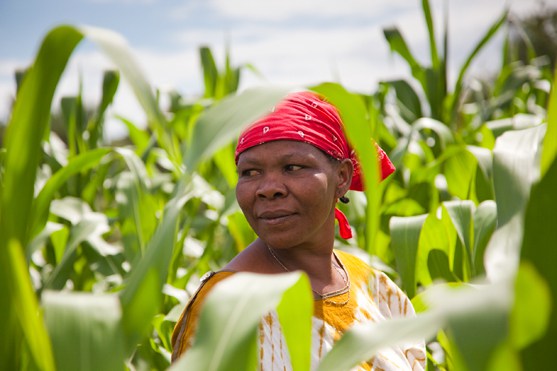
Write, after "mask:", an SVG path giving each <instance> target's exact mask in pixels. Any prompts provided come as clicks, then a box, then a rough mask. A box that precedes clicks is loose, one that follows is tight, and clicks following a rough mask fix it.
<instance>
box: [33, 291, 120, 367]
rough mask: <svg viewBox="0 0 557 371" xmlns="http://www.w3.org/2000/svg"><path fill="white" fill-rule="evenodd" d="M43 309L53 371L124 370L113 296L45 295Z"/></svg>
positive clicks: (118, 304)
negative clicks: (52, 353)
mask: <svg viewBox="0 0 557 371" xmlns="http://www.w3.org/2000/svg"><path fill="white" fill-rule="evenodd" d="M43 307H44V311H45V322H46V325H47V327H48V332H49V334H50V337H51V339H52V345H53V349H54V356H55V359H56V369H57V370H84V371H85V370H91V371H93V370H124V368H125V367H124V362H123V360H124V352H123V350H124V338H123V333H122V328H121V322H120V321H121V316H122V312H121V309H120V303H119V301H118V297H117V296H116V295H93V294H85V293H67V292H54V291H46V292H45V293H44V294H43Z"/></svg>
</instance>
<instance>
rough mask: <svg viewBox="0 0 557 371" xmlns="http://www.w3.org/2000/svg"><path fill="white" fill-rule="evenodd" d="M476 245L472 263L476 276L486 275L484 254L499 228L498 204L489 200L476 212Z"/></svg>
mask: <svg viewBox="0 0 557 371" xmlns="http://www.w3.org/2000/svg"><path fill="white" fill-rule="evenodd" d="M473 219H474V244H473V247H472V252H473V256H472V262H473V264H474V266H473V268H474V272H475V274H483V273H485V269H484V263H483V260H484V252H485V249H486V247H487V244H488V242H489V239H490V238H491V236H492V234H493V232H494V231H495V228H496V226H497V204H496V203H495V202H494V201H491V200H488V201H484V202H482V203H481V204H480V205H479V206H478V207H477V208H476V211H475V212H474V217H473Z"/></svg>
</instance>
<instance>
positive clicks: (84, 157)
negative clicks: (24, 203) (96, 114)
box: [27, 148, 111, 256]
mask: <svg viewBox="0 0 557 371" xmlns="http://www.w3.org/2000/svg"><path fill="white" fill-rule="evenodd" d="M110 151H111V149H110V148H98V149H95V150H92V151H87V152H85V153H82V154H80V155H78V156H75V157H73V158H72V159H71V160H70V161H69V162H68V164H67V165H66V166H64V167H63V168H61V169H60V170H58V171H57V172H56V173H55V174H54V175H53V176H52V177H51V178H50V179H49V180H48V181H47V182H46V183H45V185H44V186H43V188H42V189H41V191H40V193H39V194H38V196H37V198H36V199H35V200H34V201H33V208H32V222H31V237H34V236H36V235H37V234H38V233H39V232H40V231H41V230H42V228H43V227H44V225H45V224H46V221H47V219H48V210H49V207H50V202H51V201H52V199H53V197H54V195H55V194H56V192H57V191H58V189H60V187H61V186H62V185H63V184H64V183H65V182H66V181H67V180H68V179H69V178H70V177H71V176H72V175H75V174H77V173H79V172H81V171H85V170H89V169H91V168H92V167H94V166H97V165H98V163H99V161H100V160H101V159H102V158H103V157H104V156H105V155H107V154H108V153H109V152H110ZM31 253H32V251H28V254H27V256H30V254H31Z"/></svg>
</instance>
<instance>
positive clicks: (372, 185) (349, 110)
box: [311, 83, 384, 254]
mask: <svg viewBox="0 0 557 371" xmlns="http://www.w3.org/2000/svg"><path fill="white" fill-rule="evenodd" d="M311 90H313V91H316V92H317V93H320V94H322V95H323V96H325V97H326V98H327V101H329V102H331V103H332V104H333V105H334V106H335V107H336V108H337V110H338V111H339V113H340V117H341V118H342V122H343V124H344V129H345V131H346V135H347V137H348V140H349V141H350V144H351V145H352V147H353V148H354V150H355V151H356V153H357V154H358V160H359V165H360V168H361V172H362V178H363V179H362V183H363V184H364V188H365V190H364V194H365V196H366V200H367V204H366V224H365V229H364V231H365V245H364V246H365V250H367V251H368V252H369V253H370V254H377V253H378V250H377V246H378V244H377V238H378V236H379V223H380V218H379V212H380V203H381V195H382V193H383V188H382V187H384V186H383V185H382V184H381V183H379V179H380V178H379V163H378V160H377V151H375V150H370V149H372V148H374V143H376V142H377V141H378V140H379V138H377V137H376V136H375V132H376V129H377V127H376V126H377V121H376V117H375V115H374V114H375V112H368V109H366V106H365V104H364V101H363V99H361V97H359V96H358V95H356V94H353V93H350V92H349V91H347V90H346V89H345V88H344V87H343V86H342V85H339V84H334V83H323V84H320V85H318V86H314V87H312V88H311ZM367 108H369V109H372V107H367ZM383 184H384V183H383Z"/></svg>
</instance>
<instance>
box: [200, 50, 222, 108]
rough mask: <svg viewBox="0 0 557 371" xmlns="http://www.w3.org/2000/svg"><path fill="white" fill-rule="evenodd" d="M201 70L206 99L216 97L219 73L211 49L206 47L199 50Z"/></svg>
mask: <svg viewBox="0 0 557 371" xmlns="http://www.w3.org/2000/svg"><path fill="white" fill-rule="evenodd" d="M199 57H200V59H201V68H202V70H203V81H204V83H205V97H207V98H210V97H214V96H215V93H216V90H217V83H218V79H219V71H218V69H217V65H216V63H215V59H214V58H213V53H212V52H211V49H209V48H208V47H206V46H202V47H200V48H199Z"/></svg>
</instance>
